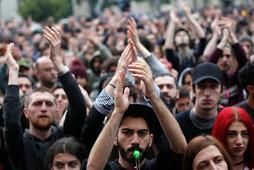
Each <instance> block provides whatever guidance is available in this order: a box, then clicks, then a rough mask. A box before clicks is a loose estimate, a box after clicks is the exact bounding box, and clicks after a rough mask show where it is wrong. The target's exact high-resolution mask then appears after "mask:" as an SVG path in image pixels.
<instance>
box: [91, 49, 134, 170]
mask: <svg viewBox="0 0 254 170" xmlns="http://www.w3.org/2000/svg"><path fill="white" fill-rule="evenodd" d="M127 48H128V46H127ZM124 81H125V72H124V70H121V71H120V73H119V77H118V81H117V84H116V89H115V92H114V96H115V108H114V110H113V113H112V115H111V117H110V119H109V121H108V122H107V124H106V125H105V127H104V128H103V130H102V132H101V134H100V135H99V137H98V138H97V140H96V142H95V144H94V146H93V148H92V150H91V152H90V155H89V157H88V162H87V169H89V170H102V169H104V167H105V166H106V164H107V161H108V159H109V156H110V153H111V151H112V148H113V145H114V142H115V139H116V136H117V132H118V129H119V126H120V123H121V120H122V117H123V115H124V112H125V111H126V110H127V108H128V106H129V99H128V97H129V92H130V91H129V88H125V89H124ZM123 91H124V92H123ZM105 146H106V147H105Z"/></svg>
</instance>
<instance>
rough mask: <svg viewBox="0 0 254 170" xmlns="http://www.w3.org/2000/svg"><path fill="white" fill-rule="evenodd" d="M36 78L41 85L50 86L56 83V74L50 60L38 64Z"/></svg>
mask: <svg viewBox="0 0 254 170" xmlns="http://www.w3.org/2000/svg"><path fill="white" fill-rule="evenodd" d="M37 76H38V78H39V80H40V81H41V82H42V84H43V85H49V86H52V85H54V84H55V83H56V81H57V72H56V70H55V67H54V65H53V63H52V61H51V60H49V59H48V60H47V59H45V60H43V61H41V62H40V63H39V64H38V72H37Z"/></svg>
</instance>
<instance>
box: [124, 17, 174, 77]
mask: <svg viewBox="0 0 254 170" xmlns="http://www.w3.org/2000/svg"><path fill="white" fill-rule="evenodd" d="M127 33H128V38H129V39H131V40H132V41H133V43H134V45H135V47H136V48H137V50H138V51H139V52H140V53H141V54H142V55H143V57H144V60H145V61H146V62H147V63H148V65H149V66H150V67H151V69H152V72H153V74H154V75H155V76H156V75H159V74H164V73H169V71H168V70H167V68H166V67H165V65H163V64H162V63H161V62H160V61H159V60H158V58H157V57H156V56H155V55H154V54H152V53H151V52H150V51H148V49H146V47H145V46H144V45H143V44H142V43H141V42H140V39H139V37H138V32H137V24H136V22H135V20H134V18H130V19H129V20H128V31H127Z"/></svg>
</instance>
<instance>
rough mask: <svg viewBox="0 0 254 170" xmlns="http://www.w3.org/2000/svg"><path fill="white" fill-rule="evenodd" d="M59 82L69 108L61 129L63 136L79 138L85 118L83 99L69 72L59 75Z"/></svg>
mask: <svg viewBox="0 0 254 170" xmlns="http://www.w3.org/2000/svg"><path fill="white" fill-rule="evenodd" d="M59 80H60V82H61V83H62V85H63V89H64V91H65V93H66V95H67V98H68V101H69V108H68V111H67V115H66V119H65V122H64V127H63V130H64V134H65V136H74V137H77V138H79V137H80V134H81V129H82V126H83V124H84V121H85V118H86V105H85V100H84V97H83V95H82V93H81V91H80V89H79V87H78V83H77V82H76V80H75V79H74V78H73V76H72V75H71V73H70V72H69V71H68V72H67V73H65V74H63V75H61V76H60V77H59Z"/></svg>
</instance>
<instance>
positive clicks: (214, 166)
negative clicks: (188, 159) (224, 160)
mask: <svg viewBox="0 0 254 170" xmlns="http://www.w3.org/2000/svg"><path fill="white" fill-rule="evenodd" d="M210 165H211V166H210V170H217V166H216V164H215V163H214V162H213V161H211V162H210Z"/></svg>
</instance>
